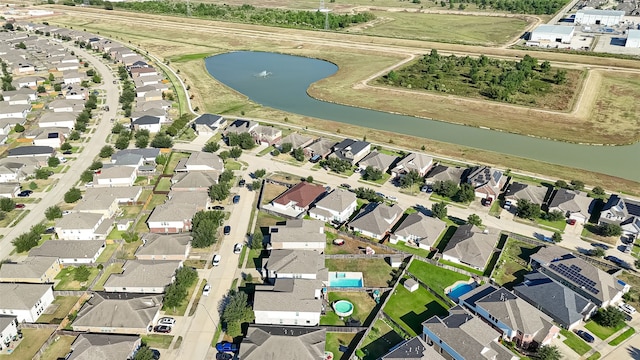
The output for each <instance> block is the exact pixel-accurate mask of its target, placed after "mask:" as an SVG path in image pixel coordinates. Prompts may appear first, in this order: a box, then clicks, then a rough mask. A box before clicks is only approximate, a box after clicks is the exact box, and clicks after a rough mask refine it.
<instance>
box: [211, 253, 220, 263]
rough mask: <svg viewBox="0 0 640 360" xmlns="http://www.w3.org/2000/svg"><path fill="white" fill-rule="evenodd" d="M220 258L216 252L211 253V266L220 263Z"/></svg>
mask: <svg viewBox="0 0 640 360" xmlns="http://www.w3.org/2000/svg"><path fill="white" fill-rule="evenodd" d="M220 260H222V257H221V256H220V255H218V254H215V255H213V261H212V262H211V264H212V265H213V266H218V265H220Z"/></svg>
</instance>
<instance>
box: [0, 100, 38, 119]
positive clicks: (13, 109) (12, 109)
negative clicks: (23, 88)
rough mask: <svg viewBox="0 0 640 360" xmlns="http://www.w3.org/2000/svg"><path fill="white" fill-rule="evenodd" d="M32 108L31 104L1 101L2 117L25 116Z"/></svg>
mask: <svg viewBox="0 0 640 360" xmlns="http://www.w3.org/2000/svg"><path fill="white" fill-rule="evenodd" d="M30 110H31V104H15V105H10V104H9V102H4V101H2V102H0V119H5V118H23V119H25V118H26V117H27V114H28V113H29V111H30Z"/></svg>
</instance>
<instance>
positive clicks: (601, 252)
mask: <svg viewBox="0 0 640 360" xmlns="http://www.w3.org/2000/svg"><path fill="white" fill-rule="evenodd" d="M604 254H605V251H604V249H603V248H599V247H594V248H593V249H591V250H589V256H593V257H603V256H604Z"/></svg>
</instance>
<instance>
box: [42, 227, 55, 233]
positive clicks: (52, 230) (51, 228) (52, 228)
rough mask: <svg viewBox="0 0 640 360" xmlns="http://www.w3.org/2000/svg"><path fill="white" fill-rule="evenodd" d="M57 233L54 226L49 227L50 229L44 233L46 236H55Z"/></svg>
mask: <svg viewBox="0 0 640 360" xmlns="http://www.w3.org/2000/svg"><path fill="white" fill-rule="evenodd" d="M55 232H56V228H54V227H53V226H52V227H48V228H47V229H46V230H45V231H44V233H45V234H55Z"/></svg>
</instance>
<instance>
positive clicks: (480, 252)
mask: <svg viewBox="0 0 640 360" xmlns="http://www.w3.org/2000/svg"><path fill="white" fill-rule="evenodd" d="M499 235H500V234H499V233H498V232H497V231H496V230H495V229H485V230H481V229H479V228H478V227H476V226H474V225H471V224H466V225H461V226H459V227H458V229H457V230H456V232H455V233H454V234H453V236H452V237H451V239H450V240H449V242H448V243H447V246H446V247H445V249H444V251H443V252H442V258H443V259H444V260H447V261H452V262H455V263H458V264H464V265H466V266H469V267H472V268H474V269H476V270H481V271H482V270H484V268H485V267H486V266H487V262H488V261H489V259H490V258H491V255H493V253H494V251H495V250H496V249H495V247H496V243H497V242H498V239H499V237H500V236H499Z"/></svg>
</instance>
